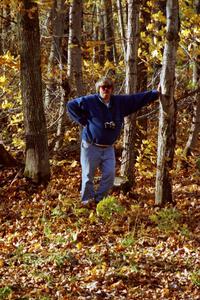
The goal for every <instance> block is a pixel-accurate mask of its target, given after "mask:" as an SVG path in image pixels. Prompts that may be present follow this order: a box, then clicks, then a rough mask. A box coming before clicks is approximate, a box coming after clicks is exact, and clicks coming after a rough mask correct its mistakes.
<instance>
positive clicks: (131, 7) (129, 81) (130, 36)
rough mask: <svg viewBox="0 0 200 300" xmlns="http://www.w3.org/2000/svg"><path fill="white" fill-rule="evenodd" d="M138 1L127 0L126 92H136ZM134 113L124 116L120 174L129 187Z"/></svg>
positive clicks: (131, 176)
mask: <svg viewBox="0 0 200 300" xmlns="http://www.w3.org/2000/svg"><path fill="white" fill-rule="evenodd" d="M139 10H140V1H134V0H129V1H128V33H127V56H126V93H127V94H131V93H135V92H136V88H137V56H138V44H139ZM135 133H136V114H132V115H131V116H128V117H126V118H125V125H124V139H123V152H122V161H121V175H122V176H124V177H127V179H128V184H129V187H130V188H131V187H132V186H134V182H135V180H134V165H135V151H134V147H135V139H136V134H135Z"/></svg>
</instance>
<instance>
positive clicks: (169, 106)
mask: <svg viewBox="0 0 200 300" xmlns="http://www.w3.org/2000/svg"><path fill="white" fill-rule="evenodd" d="M166 15H167V30H166V42H165V47H164V54H163V63H162V64H163V65H162V72H161V77H160V83H161V97H160V116H159V132H158V153H157V174H156V192H155V199H156V204H157V205H160V204H164V203H166V202H172V201H173V198H172V178H171V175H170V171H171V169H172V166H173V158H174V148H175V142H176V134H175V130H176V124H175V121H176V116H175V103H174V85H175V82H174V81H175V65H176V51H177V46H178V40H179V36H178V31H179V7H178V1H177V0H167V4H166Z"/></svg>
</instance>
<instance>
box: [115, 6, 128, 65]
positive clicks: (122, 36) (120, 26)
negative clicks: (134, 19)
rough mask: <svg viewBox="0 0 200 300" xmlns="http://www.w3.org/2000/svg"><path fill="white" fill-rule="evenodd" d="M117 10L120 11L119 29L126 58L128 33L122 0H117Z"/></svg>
mask: <svg viewBox="0 0 200 300" xmlns="http://www.w3.org/2000/svg"><path fill="white" fill-rule="evenodd" d="M117 11H118V23H119V31H120V35H121V40H122V42H121V43H122V49H123V53H124V59H125V58H126V34H125V26H124V17H123V9H122V2H121V0H117Z"/></svg>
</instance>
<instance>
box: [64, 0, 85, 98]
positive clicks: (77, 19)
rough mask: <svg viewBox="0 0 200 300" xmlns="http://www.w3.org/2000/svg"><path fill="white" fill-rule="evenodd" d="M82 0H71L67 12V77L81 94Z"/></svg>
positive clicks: (78, 93)
mask: <svg viewBox="0 0 200 300" xmlns="http://www.w3.org/2000/svg"><path fill="white" fill-rule="evenodd" d="M82 16H83V1H82V0H73V1H72V3H71V5H70V12H69V43H68V77H69V80H70V83H71V82H73V81H74V82H75V86H76V91H77V93H76V94H77V95H78V96H80V95H82V94H83V78H82V57H81V44H82V41H81V33H82V18H83V17H82Z"/></svg>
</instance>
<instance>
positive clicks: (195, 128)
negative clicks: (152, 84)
mask: <svg viewBox="0 0 200 300" xmlns="http://www.w3.org/2000/svg"><path fill="white" fill-rule="evenodd" d="M195 13H196V14H200V0H197V1H195ZM196 29H197V28H196ZM194 43H196V44H194V47H195V48H196V50H197V49H199V42H198V41H196V42H194ZM199 62H200V55H198V56H197V57H196V58H194V61H193V85H194V86H195V88H199V87H200V63H199ZM194 100H195V101H194V104H193V116H192V124H191V127H190V131H189V137H188V140H187V143H186V146H185V149H184V155H185V156H186V157H187V156H189V155H191V154H192V153H193V151H194V149H195V147H196V145H197V141H198V135H199V132H200V94H199V93H198V94H196V95H195V99H194Z"/></svg>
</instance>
